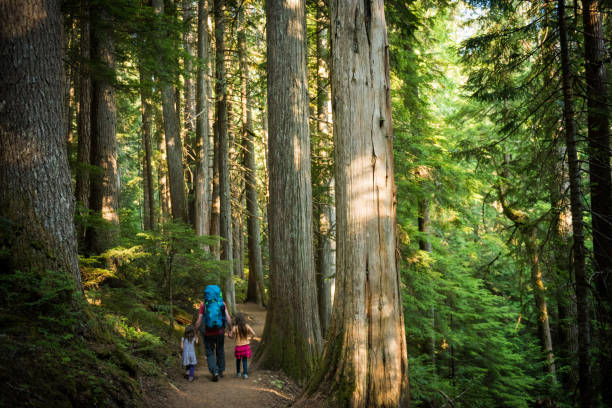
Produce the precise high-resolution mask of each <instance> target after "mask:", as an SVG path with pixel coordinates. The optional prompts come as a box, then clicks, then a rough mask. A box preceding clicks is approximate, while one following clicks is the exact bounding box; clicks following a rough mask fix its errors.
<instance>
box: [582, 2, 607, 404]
mask: <svg viewBox="0 0 612 408" xmlns="http://www.w3.org/2000/svg"><path fill="white" fill-rule="evenodd" d="M600 7H601V6H600V2H599V1H597V0H583V1H582V17H583V24H584V56H585V58H584V59H585V76H586V87H587V89H586V95H587V105H588V115H587V116H588V146H589V148H588V156H589V177H590V178H589V185H590V190H591V219H592V227H593V256H594V267H595V271H594V272H595V273H594V278H595V289H596V291H597V296H598V301H599V306H600V310H599V313H598V316H597V317H598V319H599V321H600V326H601V330H600V331H599V334H600V343H601V345H600V348H601V355H600V357H599V371H600V372H599V377H600V381H601V384H600V388H601V392H602V397H603V401H604V405H612V375H610V373H612V181H611V177H612V175H611V174H610V134H609V118H608V115H609V113H608V111H609V108H608V104H609V103H610V101H609V100H608V92H607V86H608V84H607V78H606V76H607V75H606V70H607V64H606V62H607V61H609V55H608V53H607V51H606V47H605V43H604V34H603V29H602V17H601V11H600Z"/></svg>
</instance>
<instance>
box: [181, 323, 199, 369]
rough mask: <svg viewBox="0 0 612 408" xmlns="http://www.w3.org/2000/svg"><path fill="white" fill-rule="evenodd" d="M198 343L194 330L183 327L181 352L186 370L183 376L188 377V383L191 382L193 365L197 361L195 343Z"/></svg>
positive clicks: (190, 326)
mask: <svg viewBox="0 0 612 408" xmlns="http://www.w3.org/2000/svg"><path fill="white" fill-rule="evenodd" d="M197 342H198V336H196V332H195V329H194V327H193V326H192V325H189V326H187V327H185V335H184V337H182V338H181V350H183V365H184V366H185V368H186V370H187V371H186V372H185V375H186V376H189V381H193V374H194V371H195V365H196V364H198V360H197V359H196V355H195V343H197Z"/></svg>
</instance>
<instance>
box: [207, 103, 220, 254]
mask: <svg viewBox="0 0 612 408" xmlns="http://www.w3.org/2000/svg"><path fill="white" fill-rule="evenodd" d="M215 105H216V104H215ZM218 125H219V123H218V122H217V121H216V120H215V122H214V125H213V150H214V152H213V177H212V192H211V194H212V203H211V213H210V235H214V236H220V235H221V233H220V230H219V219H220V216H221V197H220V196H219V131H218ZM212 249H213V253H214V255H215V259H217V260H220V259H221V243H219V244H216V245H215V246H214V247H213V248H212Z"/></svg>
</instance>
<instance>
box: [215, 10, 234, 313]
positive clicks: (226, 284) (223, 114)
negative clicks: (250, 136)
mask: <svg viewBox="0 0 612 408" xmlns="http://www.w3.org/2000/svg"><path fill="white" fill-rule="evenodd" d="M214 14H215V67H216V68H215V79H216V83H215V98H216V100H217V103H216V111H215V120H216V129H217V137H218V145H217V146H216V148H215V159H216V160H217V164H218V169H217V170H218V172H219V211H220V213H219V236H220V237H221V238H223V240H222V241H221V259H222V260H225V261H230V262H231V261H232V220H231V218H232V217H231V211H232V208H231V201H230V179H229V177H230V173H229V138H228V133H227V78H226V70H225V0H214ZM222 280H223V291H224V297H225V300H226V303H227V305H228V307H229V308H230V310H235V309H236V303H235V298H234V279H233V277H232V268H231V267H229V269H228V271H227V273H226V274H224V276H223V277H222Z"/></svg>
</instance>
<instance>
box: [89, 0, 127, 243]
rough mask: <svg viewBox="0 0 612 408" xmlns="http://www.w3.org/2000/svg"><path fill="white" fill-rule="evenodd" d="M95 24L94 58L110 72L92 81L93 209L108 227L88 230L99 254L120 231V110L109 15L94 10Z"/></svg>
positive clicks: (101, 74)
mask: <svg viewBox="0 0 612 408" xmlns="http://www.w3.org/2000/svg"><path fill="white" fill-rule="evenodd" d="M92 14H93V15H96V21H95V22H93V26H92V45H93V51H92V53H93V57H94V59H95V61H96V63H97V64H99V65H100V66H101V67H103V69H104V70H105V71H107V72H103V73H100V72H99V73H98V74H97V75H96V76H94V81H93V106H92V141H91V164H92V166H95V167H96V168H97V171H96V172H95V173H94V174H93V175H92V176H91V178H90V182H91V186H90V189H91V195H90V208H91V210H92V211H94V212H95V213H100V214H101V216H102V219H103V220H105V221H106V222H107V223H108V225H107V226H99V227H92V228H90V229H89V230H88V234H89V238H88V241H89V247H90V250H91V251H93V253H96V254H100V253H102V252H104V251H105V250H107V249H108V248H110V247H112V246H113V245H114V244H115V242H116V240H117V238H118V232H119V231H118V228H119V215H118V212H117V211H118V208H119V173H118V168H117V136H116V124H117V108H116V104H115V88H114V85H113V84H111V83H110V81H109V79H108V75H109V73H111V72H112V71H113V70H114V65H115V56H114V52H115V49H114V42H113V36H112V32H110V30H109V28H108V25H107V24H108V20H110V18H111V17H110V15H109V14H108V12H107V11H105V10H103V9H97V8H96V9H94V10H92Z"/></svg>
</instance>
